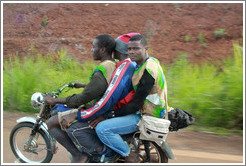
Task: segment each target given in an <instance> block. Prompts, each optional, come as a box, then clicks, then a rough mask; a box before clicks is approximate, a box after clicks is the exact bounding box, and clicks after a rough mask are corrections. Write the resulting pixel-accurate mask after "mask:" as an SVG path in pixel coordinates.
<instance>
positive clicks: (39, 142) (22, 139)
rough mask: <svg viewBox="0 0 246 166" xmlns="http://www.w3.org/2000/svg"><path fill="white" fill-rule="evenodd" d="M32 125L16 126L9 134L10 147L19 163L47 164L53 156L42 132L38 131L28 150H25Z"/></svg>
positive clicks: (22, 124) (26, 123)
mask: <svg viewBox="0 0 246 166" xmlns="http://www.w3.org/2000/svg"><path fill="white" fill-rule="evenodd" d="M33 125H34V124H32V123H28V122H24V123H19V124H17V125H16V126H15V127H14V128H13V129H12V131H11V134H10V139H9V141H10V147H11V149H12V151H13V153H14V155H15V157H16V158H17V159H18V160H19V161H20V162H21V163H49V162H50V161H51V159H52V157H53V154H52V152H51V151H50V150H49V149H51V144H50V142H49V138H48V136H47V135H46V134H45V133H44V131H42V130H38V131H37V133H36V135H35V136H34V138H33V139H32V140H31V146H30V148H29V149H28V148H27V144H28V142H29V137H30V134H31V132H32V128H33Z"/></svg>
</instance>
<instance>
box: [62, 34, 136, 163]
mask: <svg viewBox="0 0 246 166" xmlns="http://www.w3.org/2000/svg"><path fill="white" fill-rule="evenodd" d="M136 34H138V33H129V34H124V35H121V36H119V37H118V38H117V39H116V49H115V52H114V57H115V58H116V59H118V60H119V62H118V63H117V69H116V70H115V72H114V75H113V77H112V81H111V82H110V85H109V87H108V89H107V90H106V92H105V96H107V97H104V96H103V97H102V99H101V100H99V102H98V103H105V104H104V105H103V104H98V103H96V104H95V106H94V107H95V108H96V109H95V110H93V112H92V113H94V114H92V113H91V115H89V116H88V115H87V117H85V116H81V112H82V113H83V112H86V111H88V109H87V110H81V111H79V112H78V116H77V113H76V112H75V114H74V115H72V114H69V115H68V116H66V115H65V114H66V113H65V114H64V115H65V116H63V117H62V121H64V120H66V121H67V122H65V123H63V124H64V125H66V124H69V123H70V121H73V120H75V119H77V118H78V120H79V122H76V123H73V124H71V125H70V126H69V127H68V129H67V130H66V131H67V133H68V135H69V136H70V138H71V139H72V140H73V141H74V142H75V144H77V145H79V147H80V148H81V151H84V152H87V153H88V154H89V155H90V154H91V153H93V152H94V151H97V152H98V153H97V154H96V155H99V158H100V159H99V158H98V159H99V160H100V162H113V161H114V160H115V159H116V157H117V156H115V153H114V152H113V151H112V150H111V149H110V148H108V147H106V146H104V145H103V144H102V143H101V142H100V141H99V142H100V143H101V145H98V144H99V142H98V141H97V140H98V137H97V135H96V133H95V131H94V130H92V129H93V127H94V126H95V125H96V124H97V123H99V122H100V121H102V120H104V119H105V118H104V117H103V116H99V117H98V118H94V119H92V118H93V116H95V117H97V116H98V115H102V114H103V113H104V112H106V111H108V110H109V109H111V108H113V107H114V106H115V105H116V102H118V100H119V99H122V98H124V97H125V96H126V95H127V96H128V97H129V94H128V93H129V91H131V90H132V83H131V77H132V74H133V72H134V70H135V63H132V62H131V61H130V58H129V57H128V55H127V43H128V41H129V39H130V38H131V37H132V36H134V35H136ZM133 64H134V65H133ZM125 65H128V66H125ZM120 69H122V71H121V70H120ZM118 71H120V72H119V73H121V74H120V75H119V76H117V75H116V73H117V72H118ZM116 82H119V84H118V85H115V83H116ZM110 87H114V88H112V89H110ZM108 94H109V95H108ZM130 94H132V93H130ZM128 97H127V98H124V99H122V100H121V101H124V103H127V102H128V101H127V100H128ZM122 104H123V102H120V104H119V103H118V105H117V106H118V107H120V105H122ZM94 107H91V108H89V109H94ZM69 116H70V118H72V119H70V118H68V117H69ZM88 120H90V121H89V123H88V122H87V121H88ZM80 121H83V122H80ZM63 124H62V125H63ZM89 125H90V126H89ZM90 127H91V128H92V129H91V128H90ZM62 128H66V127H62ZM94 154H95V153H94ZM102 156H103V157H102Z"/></svg>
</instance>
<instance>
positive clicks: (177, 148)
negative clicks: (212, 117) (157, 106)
mask: <svg viewBox="0 0 246 166" xmlns="http://www.w3.org/2000/svg"><path fill="white" fill-rule="evenodd" d="M24 116H32V117H35V115H33V114H31V115H30V114H24V113H19V112H6V111H3V117H2V121H3V123H2V124H3V126H2V130H1V131H2V134H3V137H2V139H3V144H2V153H3V155H2V157H3V158H2V159H1V161H2V162H3V164H5V163H15V162H17V160H16V158H15V157H14V155H13V153H12V151H11V149H10V146H9V135H10V132H11V130H12V128H13V127H14V125H15V124H16V119H18V118H20V117H24ZM167 142H168V144H169V145H170V147H171V148H172V150H173V153H174V155H175V157H176V160H169V163H243V147H244V146H243V137H242V136H236V135H233V136H218V135H216V134H211V133H203V132H191V131H186V130H181V131H178V132H171V133H170V134H169V136H168V138H167ZM61 156H62V157H61ZM51 162H52V163H69V162H70V160H69V157H68V154H67V152H66V150H65V149H64V148H63V147H62V146H61V145H60V144H58V152H57V154H55V155H54V157H53V159H52V161H51Z"/></svg>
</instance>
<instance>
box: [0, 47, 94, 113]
mask: <svg viewBox="0 0 246 166" xmlns="http://www.w3.org/2000/svg"><path fill="white" fill-rule="evenodd" d="M3 65H4V70H3V104H4V109H14V110H21V111H26V112H32V111H33V108H32V107H31V105H30V98H31V95H32V94H33V93H34V92H49V91H52V90H56V89H58V88H59V87H61V86H62V85H64V84H66V83H69V82H71V81H75V80H79V81H80V82H83V83H88V81H89V80H88V77H89V75H90V74H91V72H92V71H93V70H94V69H95V67H96V65H95V64H93V63H90V62H85V63H83V64H80V63H78V62H77V61H75V60H73V59H71V58H69V56H68V54H67V52H66V50H63V49H62V50H61V51H59V52H58V53H56V54H53V55H39V54H38V55H35V56H30V55H27V56H26V57H25V58H24V59H20V58H19V56H18V55H16V56H15V57H14V59H9V60H5V61H4V64H3ZM81 90H82V89H76V90H75V89H73V90H71V91H69V93H66V94H63V95H61V97H63V96H67V95H70V94H72V93H79V92H80V91H81Z"/></svg>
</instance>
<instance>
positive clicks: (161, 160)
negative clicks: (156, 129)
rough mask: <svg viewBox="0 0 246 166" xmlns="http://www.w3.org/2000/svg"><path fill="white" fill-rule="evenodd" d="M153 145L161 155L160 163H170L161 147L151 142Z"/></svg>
mask: <svg viewBox="0 0 246 166" xmlns="http://www.w3.org/2000/svg"><path fill="white" fill-rule="evenodd" d="M150 143H152V145H153V146H154V147H155V148H156V149H157V151H158V153H159V155H160V162H161V163H168V157H167V155H166V153H165V152H163V150H162V149H161V148H160V146H158V145H157V143H155V142H150Z"/></svg>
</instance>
